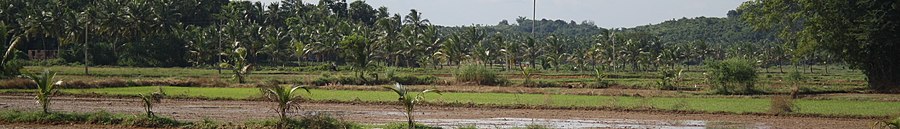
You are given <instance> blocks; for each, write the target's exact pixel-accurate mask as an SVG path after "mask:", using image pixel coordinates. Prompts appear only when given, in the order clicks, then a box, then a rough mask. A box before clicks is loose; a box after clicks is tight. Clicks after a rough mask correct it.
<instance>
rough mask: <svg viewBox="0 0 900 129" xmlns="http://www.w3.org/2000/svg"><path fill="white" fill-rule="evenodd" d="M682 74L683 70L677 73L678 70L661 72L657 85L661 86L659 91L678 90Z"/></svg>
mask: <svg viewBox="0 0 900 129" xmlns="http://www.w3.org/2000/svg"><path fill="white" fill-rule="evenodd" d="M681 72H682V71H681V70H678V71H677V72H676V70H673V69H663V70H662V71H660V72H659V74H660V78H659V81H658V82H656V84H657V85H659V89H661V90H678V85H679V80H680V77H681Z"/></svg>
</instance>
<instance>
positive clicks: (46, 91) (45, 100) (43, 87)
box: [27, 70, 62, 113]
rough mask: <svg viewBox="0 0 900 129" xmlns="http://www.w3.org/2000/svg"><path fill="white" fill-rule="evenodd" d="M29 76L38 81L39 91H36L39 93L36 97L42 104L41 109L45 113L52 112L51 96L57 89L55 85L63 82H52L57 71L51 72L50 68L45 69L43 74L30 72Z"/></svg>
mask: <svg viewBox="0 0 900 129" xmlns="http://www.w3.org/2000/svg"><path fill="white" fill-rule="evenodd" d="M27 76H28V78H30V79H31V80H32V81H34V83H37V89H38V91H37V92H36V93H37V95H35V98H36V99H37V100H38V103H40V104H41V109H43V111H44V113H50V110H49V108H50V98H51V97H52V96H53V94H55V93H56V91H57V89H56V87H55V85H60V84H62V81H57V82H56V83H51V82H52V81H53V77H54V76H56V72H50V70H44V72H43V73H41V75H35V74H28V75H27Z"/></svg>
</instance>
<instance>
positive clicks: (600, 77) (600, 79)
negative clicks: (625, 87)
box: [594, 68, 606, 83]
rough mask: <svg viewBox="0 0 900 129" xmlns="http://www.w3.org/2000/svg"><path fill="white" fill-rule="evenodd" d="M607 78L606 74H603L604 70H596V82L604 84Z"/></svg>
mask: <svg viewBox="0 0 900 129" xmlns="http://www.w3.org/2000/svg"><path fill="white" fill-rule="evenodd" d="M604 78H606V74H603V70H601V69H600V68H594V79H595V81H597V82H598V83H599V82H603V79H604Z"/></svg>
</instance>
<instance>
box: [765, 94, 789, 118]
mask: <svg viewBox="0 0 900 129" xmlns="http://www.w3.org/2000/svg"><path fill="white" fill-rule="evenodd" d="M793 101H794V100H793V99H792V98H791V96H784V95H777V96H774V97H772V105H771V107H769V113H772V114H787V113H791V112H794V102H793Z"/></svg>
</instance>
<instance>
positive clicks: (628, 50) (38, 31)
mask: <svg viewBox="0 0 900 129" xmlns="http://www.w3.org/2000/svg"><path fill="white" fill-rule="evenodd" d="M0 4H2V5H11V6H3V8H2V12H0V16H2V17H3V19H4V20H2V21H0V25H3V26H2V27H0V28H2V29H4V30H8V31H4V32H6V33H3V34H4V35H3V36H2V39H0V40H2V41H3V42H4V44H3V45H5V46H4V47H5V48H7V47H8V48H11V49H8V50H18V51H8V52H6V54H4V59H5V60H10V59H14V58H20V59H21V58H25V50H60V51H59V53H58V56H59V57H61V59H62V62H64V63H77V64H85V65H89V66H96V65H116V66H139V67H250V68H252V66H259V65H265V66H298V65H303V64H304V63H302V62H325V63H326V64H327V63H329V62H331V63H335V64H338V65H342V64H348V65H353V66H357V67H360V68H369V67H372V66H398V67H433V68H438V67H444V66H448V65H449V66H458V65H460V64H463V63H471V64H482V65H503V66H505V68H508V69H519V68H520V67H523V66H528V67H536V68H543V69H555V70H561V69H565V70H591V69H595V68H602V69H606V70H619V71H652V70H656V69H659V68H660V67H676V66H679V65H699V64H702V62H703V61H704V60H720V59H725V58H731V57H740V58H746V59H753V60H757V62H761V66H763V67H768V66H774V65H782V64H789V62H790V61H791V60H790V59H792V58H791V57H786V56H785V55H788V54H785V53H784V52H785V51H789V50H787V49H786V48H784V47H783V45H782V44H780V43H779V42H778V40H776V39H775V38H773V37H774V36H773V34H772V33H764V32H755V31H752V30H751V29H750V28H749V27H748V25H746V24H745V23H744V22H743V21H741V20H738V18H737V17H739V15H740V13H739V12H735V11H732V12H731V13H729V17H728V18H705V17H700V18H691V19H679V20H672V21H667V22H664V23H661V24H657V25H647V26H640V27H636V28H617V29H606V28H600V27H597V26H596V25H594V23H592V22H588V21H583V22H580V23H578V22H575V21H563V20H547V19H541V20H530V19H528V18H526V17H519V18H517V19H515V21H513V22H514V23H510V21H506V20H504V21H501V22H499V23H498V24H497V25H472V26H460V27H441V26H435V25H432V24H430V21H429V20H428V19H426V18H424V16H423V15H422V14H423V13H421V12H418V11H416V10H410V11H409V13H406V14H390V13H389V12H388V8H387V7H379V8H375V7H372V6H370V5H368V4H366V3H365V2H364V1H353V2H349V3H348V2H346V1H342V0H341V1H339V0H320V1H318V3H317V4H307V3H304V2H302V1H300V0H284V1H281V2H278V3H271V4H267V3H259V2H248V1H226V0H85V1H66V0H7V1H0ZM532 29H533V31H534V33H532ZM801 59H802V61H805V62H806V63H807V64H817V63H820V62H822V61H821V60H824V59H820V58H817V57H813V56H810V58H801Z"/></svg>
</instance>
